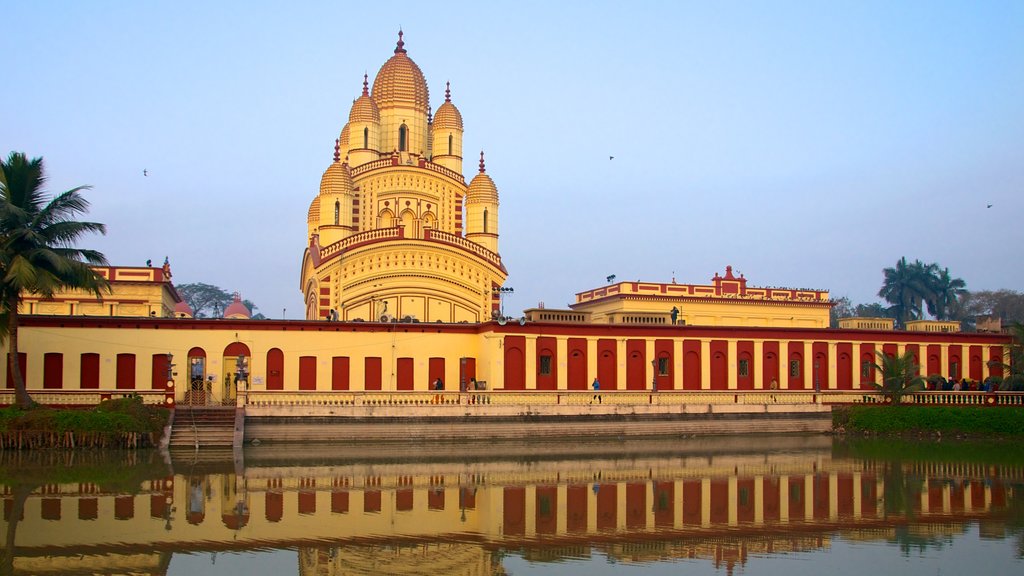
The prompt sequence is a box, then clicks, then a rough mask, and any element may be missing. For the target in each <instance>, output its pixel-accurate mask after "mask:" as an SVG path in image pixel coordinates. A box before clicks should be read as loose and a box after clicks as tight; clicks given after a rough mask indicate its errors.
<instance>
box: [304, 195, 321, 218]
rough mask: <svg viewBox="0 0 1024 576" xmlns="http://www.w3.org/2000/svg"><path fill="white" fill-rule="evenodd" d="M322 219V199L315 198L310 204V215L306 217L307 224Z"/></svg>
mask: <svg viewBox="0 0 1024 576" xmlns="http://www.w3.org/2000/svg"><path fill="white" fill-rule="evenodd" d="M319 219H320V197H319V196H317V197H315V198H313V201H312V202H310V203H309V215H308V216H307V217H306V222H307V223H309V224H313V223H315V222H316V221H317V220H319Z"/></svg>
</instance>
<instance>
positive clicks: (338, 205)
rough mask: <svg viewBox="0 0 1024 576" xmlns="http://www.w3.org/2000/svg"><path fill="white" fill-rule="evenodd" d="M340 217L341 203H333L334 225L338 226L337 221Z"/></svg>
mask: <svg viewBox="0 0 1024 576" xmlns="http://www.w3.org/2000/svg"><path fill="white" fill-rule="evenodd" d="M340 217H341V202H339V201H337V200H335V201H334V225H335V226H337V225H338V219H339V218H340Z"/></svg>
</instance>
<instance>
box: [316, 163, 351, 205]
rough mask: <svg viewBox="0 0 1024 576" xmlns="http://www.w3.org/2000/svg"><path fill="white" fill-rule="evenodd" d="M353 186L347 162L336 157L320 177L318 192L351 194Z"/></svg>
mask: <svg viewBox="0 0 1024 576" xmlns="http://www.w3.org/2000/svg"><path fill="white" fill-rule="evenodd" d="M353 188H355V185H354V184H353V183H352V174H351V173H349V171H348V164H345V163H342V162H338V161H337V159H335V161H334V162H331V165H330V166H328V167H327V170H325V171H324V175H323V177H322V178H321V179H320V194H351V193H352V189H353ZM310 209H311V210H312V207H311V208H310Z"/></svg>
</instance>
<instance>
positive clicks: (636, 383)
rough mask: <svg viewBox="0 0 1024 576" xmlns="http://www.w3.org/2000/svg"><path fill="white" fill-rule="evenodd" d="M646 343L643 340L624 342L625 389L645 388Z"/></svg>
mask: <svg viewBox="0 0 1024 576" xmlns="http://www.w3.org/2000/svg"><path fill="white" fill-rule="evenodd" d="M646 346H647V343H646V342H645V341H643V340H629V341H628V342H626V359H627V360H626V389H627V390H644V389H646V388H647V356H646Z"/></svg>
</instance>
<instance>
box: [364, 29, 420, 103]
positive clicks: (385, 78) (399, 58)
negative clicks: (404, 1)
mask: <svg viewBox="0 0 1024 576" xmlns="http://www.w3.org/2000/svg"><path fill="white" fill-rule="evenodd" d="M404 45H405V42H403V41H402V33H401V32H399V33H398V46H397V47H396V48H395V55H394V56H392V57H391V58H389V59H388V61H387V62H385V63H384V65H383V66H381V67H380V70H379V71H378V72H377V77H376V78H374V79H373V99H374V100H375V101H376V103H377V106H378V108H390V107H392V106H396V105H399V106H400V105H404V106H411V107H412V108H413V109H414V110H416V111H417V112H421V113H423V114H424V115H426V113H427V107H428V106H429V105H430V92H429V91H428V90H427V81H426V79H425V78H424V77H423V71H421V70H420V67H419V66H417V65H416V63H415V62H413V61H412V58H409V56H408V54H406V50H405V48H404Z"/></svg>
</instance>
